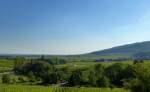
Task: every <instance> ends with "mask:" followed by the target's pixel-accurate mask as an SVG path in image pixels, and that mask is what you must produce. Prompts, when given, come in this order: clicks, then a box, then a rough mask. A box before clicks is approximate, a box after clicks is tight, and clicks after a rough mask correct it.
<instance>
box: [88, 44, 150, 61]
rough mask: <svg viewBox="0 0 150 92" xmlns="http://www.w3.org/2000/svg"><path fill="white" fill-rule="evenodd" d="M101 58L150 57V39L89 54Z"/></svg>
mask: <svg viewBox="0 0 150 92" xmlns="http://www.w3.org/2000/svg"><path fill="white" fill-rule="evenodd" d="M88 55H89V56H90V55H91V56H97V57H101V58H138V59H150V41H145V42H138V43H133V44H127V45H123V46H118V47H113V48H110V49H105V50H101V51H96V52H92V53H89V54H88Z"/></svg>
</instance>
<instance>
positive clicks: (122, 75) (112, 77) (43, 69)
mask: <svg viewBox="0 0 150 92" xmlns="http://www.w3.org/2000/svg"><path fill="white" fill-rule="evenodd" d="M58 61H59V60H58ZM63 62H64V61H63ZM14 72H15V74H16V75H22V76H26V77H28V78H29V80H28V81H30V82H37V83H38V84H40V85H52V84H53V85H54V84H55V85H60V86H67V87H110V88H115V87H119V88H122V87H123V88H126V89H131V90H132V92H150V63H144V62H143V61H140V62H138V61H135V62H134V63H133V64H123V63H114V64H113V63H112V64H111V65H109V66H105V65H103V64H100V63H98V64H95V65H94V66H93V67H90V68H77V69H74V70H70V69H69V68H68V67H62V68H57V67H56V66H55V64H52V63H51V62H48V60H44V59H42V58H41V59H38V60H30V61H28V62H24V60H23V59H18V60H16V62H15V65H14ZM2 80H3V83H9V81H10V79H9V76H8V75H4V76H3V77H2ZM20 80H22V81H24V82H25V81H26V80H24V79H23V78H22V79H20Z"/></svg>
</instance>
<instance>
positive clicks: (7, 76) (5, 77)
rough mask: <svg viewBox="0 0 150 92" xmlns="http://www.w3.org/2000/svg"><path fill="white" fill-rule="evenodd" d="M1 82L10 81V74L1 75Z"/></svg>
mask: <svg viewBox="0 0 150 92" xmlns="http://www.w3.org/2000/svg"><path fill="white" fill-rule="evenodd" d="M2 83H7V84H8V83H11V78H10V75H3V76H2Z"/></svg>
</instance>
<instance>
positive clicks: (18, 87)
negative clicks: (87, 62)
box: [0, 85, 129, 92]
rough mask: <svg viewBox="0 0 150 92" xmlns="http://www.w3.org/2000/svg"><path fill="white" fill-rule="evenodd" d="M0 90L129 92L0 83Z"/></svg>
mask: <svg viewBox="0 0 150 92" xmlns="http://www.w3.org/2000/svg"><path fill="white" fill-rule="evenodd" d="M0 92H129V91H128V90H125V89H120V88H114V89H110V88H71V87H64V88H61V87H43V86H23V85H7V86H6V85H1V86H0Z"/></svg>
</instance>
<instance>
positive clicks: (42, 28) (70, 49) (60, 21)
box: [0, 0, 150, 54]
mask: <svg viewBox="0 0 150 92" xmlns="http://www.w3.org/2000/svg"><path fill="white" fill-rule="evenodd" d="M149 25H150V1H149V0H0V43H1V44H0V53H5V54H13V53H15V54H17V53H20V54H82V53H87V52H92V51H97V50H102V49H105V48H110V47H114V46H118V45H123V44H128V43H134V42H141V41H148V40H150V36H149V35H150V26H149Z"/></svg>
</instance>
